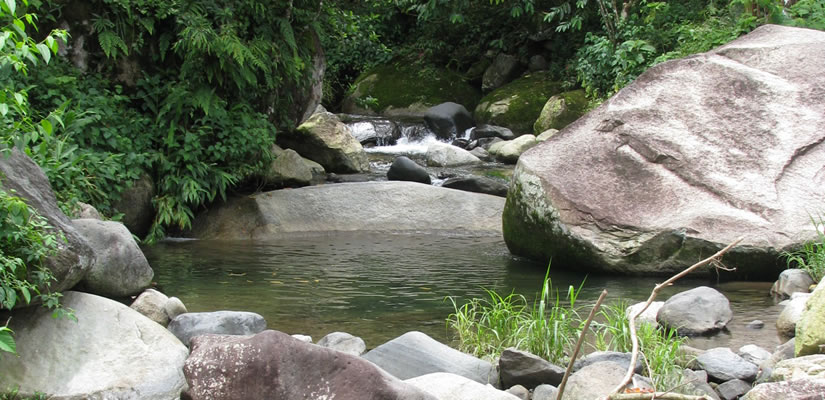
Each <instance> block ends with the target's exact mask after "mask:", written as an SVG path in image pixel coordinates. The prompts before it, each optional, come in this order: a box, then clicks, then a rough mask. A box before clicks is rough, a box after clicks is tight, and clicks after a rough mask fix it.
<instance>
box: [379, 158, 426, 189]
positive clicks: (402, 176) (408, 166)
mask: <svg viewBox="0 0 825 400" xmlns="http://www.w3.org/2000/svg"><path fill="white" fill-rule="evenodd" d="M387 179H389V180H391V181H410V182H420V183H424V184H427V185H429V184H430V183H431V179H430V174H429V173H428V172H427V169H426V168H424V167H422V166H420V165H418V163H416V162H415V161H413V160H410V159H409V158H407V157H404V156H400V157H396V158H395V161H393V162H392V165H391V166H390V169H389V171H387Z"/></svg>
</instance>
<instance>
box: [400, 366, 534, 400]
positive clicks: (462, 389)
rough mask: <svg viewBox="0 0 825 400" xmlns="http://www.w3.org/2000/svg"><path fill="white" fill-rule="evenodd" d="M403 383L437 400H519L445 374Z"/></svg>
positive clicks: (471, 381) (461, 377) (502, 392)
mask: <svg viewBox="0 0 825 400" xmlns="http://www.w3.org/2000/svg"><path fill="white" fill-rule="evenodd" d="M404 382H406V383H409V384H410V385H413V386H415V387H417V388H419V389H421V390H423V391H425V392H427V393H429V394H431V395H433V396H435V397H436V398H438V400H479V399H484V400H520V399H519V398H518V397H516V396H514V395H512V394H510V393H507V392H504V391H501V390H498V389H496V388H494V387H492V386H490V385H482V384H481V383H478V382H476V381H474V380H472V379H467V378H465V377H463V376H458V375H454V374H448V373H446V372H435V373H432V374H427V375H422V376H419V377H416V378H411V379H407V380H405V381H404Z"/></svg>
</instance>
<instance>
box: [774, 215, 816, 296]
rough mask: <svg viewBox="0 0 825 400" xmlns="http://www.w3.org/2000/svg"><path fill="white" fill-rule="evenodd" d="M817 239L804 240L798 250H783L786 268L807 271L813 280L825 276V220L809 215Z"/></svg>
mask: <svg viewBox="0 0 825 400" xmlns="http://www.w3.org/2000/svg"><path fill="white" fill-rule="evenodd" d="M811 223H813V225H814V229H815V230H816V234H817V239H816V240H811V241H809V242H806V243H805V244H804V245H803V246H802V248H801V249H800V250H797V251H793V252H785V253H783V255H784V256H785V258H786V262H787V265H788V268H799V269H802V270H805V271H807V272H808V274H809V275H811V278H813V279H814V281H816V282H819V281H821V280H822V278H823V277H825V220H823V219H822V218H821V217H820V218H818V219H817V218H813V217H811Z"/></svg>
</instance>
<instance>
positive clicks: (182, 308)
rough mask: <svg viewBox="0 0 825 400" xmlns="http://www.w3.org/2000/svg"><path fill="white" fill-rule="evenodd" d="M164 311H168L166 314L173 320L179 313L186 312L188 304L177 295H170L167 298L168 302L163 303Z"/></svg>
mask: <svg viewBox="0 0 825 400" xmlns="http://www.w3.org/2000/svg"><path fill="white" fill-rule="evenodd" d="M163 311H165V312H166V316H167V317H169V320H173V319H175V318H177V316H178V315H181V314H186V313H187V312H188V311H186V305H184V304H183V302H182V301H180V299H179V298H177V297H170V298H169V299H168V300H166V303H165V304H164V305H163Z"/></svg>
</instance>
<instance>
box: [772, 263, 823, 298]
mask: <svg viewBox="0 0 825 400" xmlns="http://www.w3.org/2000/svg"><path fill="white" fill-rule="evenodd" d="M814 283H815V282H814V280H813V278H811V275H810V274H808V272H807V271H804V270H801V269H786V270H784V271H782V273H780V274H779V279H778V280H777V281H776V282H775V283H774V284H773V287H772V288H771V294H773V295H775V296H779V297H781V298H788V297H791V295H792V294H794V293H797V292H802V293H808V288H810V287H811V285H813V284H814Z"/></svg>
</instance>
